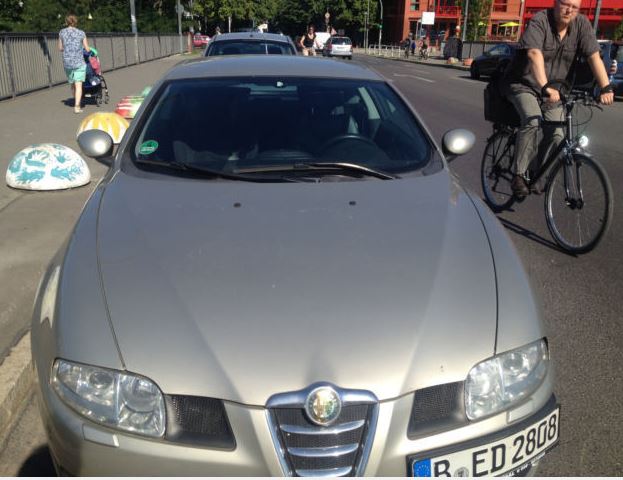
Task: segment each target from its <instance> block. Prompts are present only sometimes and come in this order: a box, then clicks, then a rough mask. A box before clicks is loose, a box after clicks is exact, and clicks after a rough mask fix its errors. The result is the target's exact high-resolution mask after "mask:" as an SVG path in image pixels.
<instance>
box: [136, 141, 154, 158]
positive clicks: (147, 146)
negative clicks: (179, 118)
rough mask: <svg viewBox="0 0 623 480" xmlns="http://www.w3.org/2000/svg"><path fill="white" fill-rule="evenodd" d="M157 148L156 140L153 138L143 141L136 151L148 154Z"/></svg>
mask: <svg viewBox="0 0 623 480" xmlns="http://www.w3.org/2000/svg"><path fill="white" fill-rule="evenodd" d="M157 149H158V142H156V141H155V140H147V141H146V142H143V143H142V145H141V147H140V148H139V149H138V153H140V154H142V155H149V154H150V153H154V152H155V151H156V150H157Z"/></svg>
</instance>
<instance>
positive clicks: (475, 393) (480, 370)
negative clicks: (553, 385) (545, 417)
mask: <svg viewBox="0 0 623 480" xmlns="http://www.w3.org/2000/svg"><path fill="white" fill-rule="evenodd" d="M548 364H549V354H548V351H547V344H546V343H545V340H543V339H542V340H539V341H537V342H534V343H531V344H529V345H526V346H525V347H521V348H518V349H516V350H511V351H510V352H505V353H501V354H500V355H496V356H495V357H493V358H490V359H489V360H485V361H484V362H480V363H479V364H478V365H476V366H475V367H473V368H472V369H471V370H470V371H469V374H468V375H467V381H466V382H465V413H466V414H467V417H468V418H469V419H470V420H477V419H479V418H483V417H486V416H489V415H493V414H495V413H499V412H501V411H502V410H505V409H506V408H508V407H510V406H512V405H515V404H517V403H519V402H521V401H522V400H524V399H525V398H527V397H529V396H530V395H531V394H532V393H534V391H535V390H536V389H537V388H538V387H539V385H540V384H541V382H542V381H543V379H544V378H545V375H546V374H547V368H548Z"/></svg>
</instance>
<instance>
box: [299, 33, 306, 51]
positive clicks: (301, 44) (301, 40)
mask: <svg viewBox="0 0 623 480" xmlns="http://www.w3.org/2000/svg"><path fill="white" fill-rule="evenodd" d="M304 38H305V35H303V36H301V39H300V40H299V45H300V46H301V47H302V48H305V45H304V44H303V39H304Z"/></svg>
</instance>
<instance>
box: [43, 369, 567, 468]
mask: <svg viewBox="0 0 623 480" xmlns="http://www.w3.org/2000/svg"><path fill="white" fill-rule="evenodd" d="M39 380H40V381H41V380H43V379H42V378H40V379H39ZM42 387H43V388H42ZM38 391H39V396H40V402H39V403H40V409H41V414H42V418H43V420H44V426H45V429H46V432H47V435H48V439H49V447H50V452H51V455H52V457H53V459H54V462H55V464H56V465H57V468H58V469H59V471H61V472H63V473H67V474H71V475H81V476H82V475H97V476H113V475H124V476H139V475H140V476H143V475H150V476H160V475H167V476H169V475H170V476H180V475H184V476H283V470H282V467H281V463H280V458H279V456H278V454H277V451H276V448H275V444H274V443H273V440H272V438H271V431H270V427H269V423H268V421H267V410H266V409H265V408H263V407H252V406H246V405H240V404H237V403H232V402H225V408H226V411H227V416H228V418H229V422H230V424H231V429H232V431H233V433H234V435H235V438H236V446H235V448H234V449H233V450H232V449H217V448H206V447H202V446H199V445H188V444H186V445H181V444H175V443H172V442H167V441H164V440H159V439H148V438H145V437H140V436H137V435H132V434H129V433H126V432H121V431H118V430H113V429H110V428H107V427H104V426H101V425H98V424H95V423H93V422H91V421H89V420H87V419H86V418H84V417H82V416H81V415H79V414H77V413H76V412H74V411H73V410H72V409H70V408H69V407H67V405H65V404H64V403H63V402H62V401H61V400H60V399H59V398H58V396H57V395H56V393H55V392H54V391H53V390H52V389H51V388H50V387H49V383H47V382H46V383H43V382H42V383H40V384H39V388H38ZM551 391H552V390H551V375H548V377H547V378H546V380H545V382H544V384H543V385H542V386H541V387H540V388H539V390H538V391H537V392H536V393H535V394H534V395H533V396H532V397H531V398H530V399H529V400H528V401H527V402H525V403H524V404H522V405H521V406H519V407H517V408H515V409H514V410H512V411H510V412H503V413H500V414H498V415H495V416H493V417H491V418H488V419H485V420H482V421H478V422H472V423H469V424H467V425H464V426H461V427H460V428H455V429H451V430H447V431H443V432H440V433H436V434H432V435H429V436H425V437H421V438H414V439H409V438H408V435H407V427H408V424H409V418H410V416H411V412H412V406H413V398H414V397H413V394H409V395H404V396H402V397H399V398H397V399H392V400H388V401H383V402H380V403H379V406H378V421H377V423H376V433H375V435H374V438H373V443H372V449H371V452H370V456H369V459H368V462H367V467H366V469H365V475H366V476H404V475H405V474H407V475H410V474H412V469H411V465H412V460H414V459H416V458H417V459H421V458H425V457H426V458H428V457H430V456H431V454H432V455H438V454H440V453H443V454H446V453H448V452H455V451H460V450H463V449H465V448H467V447H470V446H474V445H476V446H477V445H484V444H487V443H490V442H491V441H492V439H499V438H503V437H506V436H509V435H512V434H513V433H514V432H516V431H517V430H520V429H521V428H522V426H523V425H525V424H526V423H530V422H532V423H534V422H535V421H536V420H538V419H539V418H540V417H543V416H545V415H547V414H548V413H549V412H551V411H552V409H554V408H556V401H555V399H554V397H553V395H552V393H551ZM533 460H534V461H535V462H536V461H538V458H536V459H533ZM531 464H532V462H530V465H531ZM530 465H526V469H527V467H530ZM520 473H521V472H520ZM524 473H525V471H524Z"/></svg>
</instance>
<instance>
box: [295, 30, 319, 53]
mask: <svg viewBox="0 0 623 480" xmlns="http://www.w3.org/2000/svg"><path fill="white" fill-rule="evenodd" d="M299 45H300V46H301V48H302V49H303V55H304V56H312V57H314V56H316V48H317V47H318V46H319V45H318V40H316V32H315V31H314V26H313V25H309V26H308V27H307V33H305V35H303V36H302V37H301V40H300V41H299Z"/></svg>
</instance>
